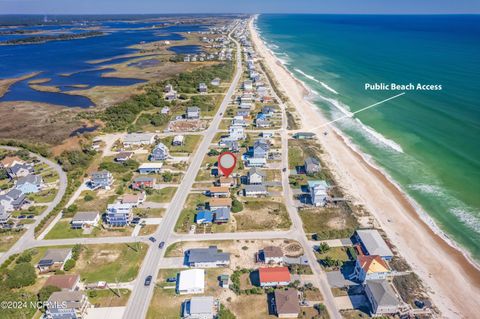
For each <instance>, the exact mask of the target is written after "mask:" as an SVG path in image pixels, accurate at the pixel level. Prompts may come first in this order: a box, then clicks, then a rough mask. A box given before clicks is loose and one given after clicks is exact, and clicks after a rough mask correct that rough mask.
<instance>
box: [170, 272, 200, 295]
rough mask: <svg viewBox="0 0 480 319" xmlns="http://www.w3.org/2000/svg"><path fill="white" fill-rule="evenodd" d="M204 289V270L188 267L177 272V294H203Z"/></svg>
mask: <svg viewBox="0 0 480 319" xmlns="http://www.w3.org/2000/svg"><path fill="white" fill-rule="evenodd" d="M204 290H205V270H203V269H188V270H183V271H181V272H180V273H179V275H178V282H177V293H178V294H181V295H185V294H203V292H204Z"/></svg>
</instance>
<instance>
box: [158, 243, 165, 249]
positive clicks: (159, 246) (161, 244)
mask: <svg viewBox="0 0 480 319" xmlns="http://www.w3.org/2000/svg"><path fill="white" fill-rule="evenodd" d="M163 246H165V242H164V241H162V242H160V244H158V248H160V249H162V248H163Z"/></svg>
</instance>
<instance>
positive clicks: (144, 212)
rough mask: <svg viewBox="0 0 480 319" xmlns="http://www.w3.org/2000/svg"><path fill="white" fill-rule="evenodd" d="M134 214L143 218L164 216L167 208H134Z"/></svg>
mask: <svg viewBox="0 0 480 319" xmlns="http://www.w3.org/2000/svg"><path fill="white" fill-rule="evenodd" d="M133 214H135V215H136V216H139V217H142V218H152V217H162V216H163V214H165V208H134V209H133Z"/></svg>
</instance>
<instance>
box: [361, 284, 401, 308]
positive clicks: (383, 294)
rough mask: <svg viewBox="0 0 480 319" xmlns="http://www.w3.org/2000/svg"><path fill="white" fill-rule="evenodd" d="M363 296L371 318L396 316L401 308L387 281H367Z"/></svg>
mask: <svg viewBox="0 0 480 319" xmlns="http://www.w3.org/2000/svg"><path fill="white" fill-rule="evenodd" d="M365 295H366V296H367V299H368V301H369V303H370V308H371V315H372V317H380V316H385V315H393V314H396V313H397V312H398V311H399V310H400V307H401V302H400V301H399V299H398V297H397V295H396V294H395V292H394V290H393V289H392V287H391V286H390V284H389V283H388V281H387V280H385V279H379V280H367V282H366V284H365Z"/></svg>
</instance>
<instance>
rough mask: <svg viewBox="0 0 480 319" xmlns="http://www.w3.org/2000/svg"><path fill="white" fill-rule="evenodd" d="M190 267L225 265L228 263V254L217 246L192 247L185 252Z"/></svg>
mask: <svg viewBox="0 0 480 319" xmlns="http://www.w3.org/2000/svg"><path fill="white" fill-rule="evenodd" d="M186 257H187V260H188V261H187V263H188V265H189V266H190V267H196V268H212V267H226V266H228V265H229V264H230V254H229V253H224V252H222V251H220V250H219V249H218V248H217V246H210V247H208V248H192V249H190V250H188V251H187V253H186Z"/></svg>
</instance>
